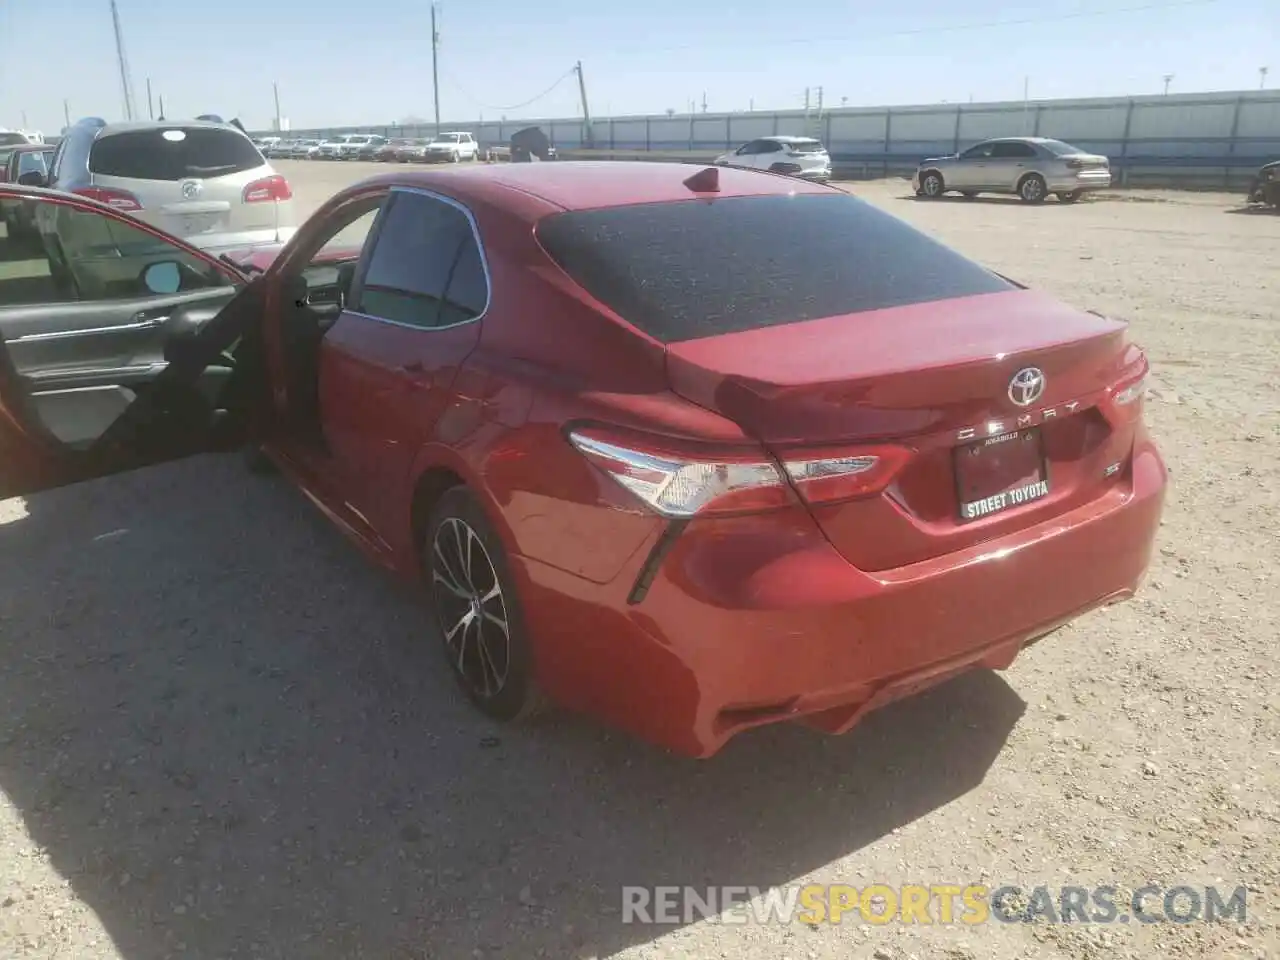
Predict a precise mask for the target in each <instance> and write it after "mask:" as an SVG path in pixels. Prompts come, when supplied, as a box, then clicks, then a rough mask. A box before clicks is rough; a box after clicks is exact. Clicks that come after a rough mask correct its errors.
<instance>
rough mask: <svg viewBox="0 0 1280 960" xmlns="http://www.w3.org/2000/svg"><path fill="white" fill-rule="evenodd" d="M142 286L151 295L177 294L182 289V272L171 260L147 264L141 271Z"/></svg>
mask: <svg viewBox="0 0 1280 960" xmlns="http://www.w3.org/2000/svg"><path fill="white" fill-rule="evenodd" d="M142 285H143V286H144V287H146V288H147V289H148V290H150V291H151V292H152V293H156V294H165V293H177V292H178V291H179V290H181V289H182V271H181V270H180V269H179V268H178V264H177V263H176V262H174V261H173V260H161V261H159V262H158V263H152V264H148V265H147V267H146V268H145V269H144V270H143V271H142Z"/></svg>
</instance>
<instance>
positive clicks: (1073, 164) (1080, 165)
mask: <svg viewBox="0 0 1280 960" xmlns="http://www.w3.org/2000/svg"><path fill="white" fill-rule="evenodd" d="M1066 163H1067V169H1068V170H1083V169H1084V161H1083V160H1068V161H1067V162H1066Z"/></svg>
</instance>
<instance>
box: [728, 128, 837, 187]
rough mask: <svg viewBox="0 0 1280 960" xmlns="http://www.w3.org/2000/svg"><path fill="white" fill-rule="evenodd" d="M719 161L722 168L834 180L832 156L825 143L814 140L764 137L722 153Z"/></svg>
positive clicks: (820, 181)
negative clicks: (740, 168)
mask: <svg viewBox="0 0 1280 960" xmlns="http://www.w3.org/2000/svg"><path fill="white" fill-rule="evenodd" d="M715 162H716V164H717V165H719V166H722V167H744V168H746V169H748V170H766V171H768V172H769V173H781V174H785V175H786V176H789V177H799V178H800V179H802V180H816V181H817V182H819V183H826V182H827V181H828V180H830V179H831V156H830V154H828V153H827V148H826V147H824V146H823V145H822V141H820V140H815V139H814V138H813V137H761V138H759V139H758V140H750V141H748V142H747V143H744V144H743V145H742V146H740V147H739V148H738V149H737V150H734V151H733V152H732V153H726V154H722V155H721V156H719V157H717V158H716V161H715Z"/></svg>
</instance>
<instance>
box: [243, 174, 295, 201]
mask: <svg viewBox="0 0 1280 960" xmlns="http://www.w3.org/2000/svg"><path fill="white" fill-rule="evenodd" d="M241 199H242V200H244V202H245V203H266V202H267V201H269V200H292V199H293V191H292V190H291V189H289V181H288V180H286V179H285V178H284V177H282V176H280V174H278V173H277V174H274V175H273V176H270V177H263V178H262V179H261V180H255V181H253V183H251V184H249V185H248V186H247V187H245V188H244V193H243V194H242V195H241Z"/></svg>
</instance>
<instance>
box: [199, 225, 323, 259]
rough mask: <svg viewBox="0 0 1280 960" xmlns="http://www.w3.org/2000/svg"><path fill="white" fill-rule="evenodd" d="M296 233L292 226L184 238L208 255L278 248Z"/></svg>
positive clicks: (296, 230) (296, 229)
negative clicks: (257, 248)
mask: <svg viewBox="0 0 1280 960" xmlns="http://www.w3.org/2000/svg"><path fill="white" fill-rule="evenodd" d="M297 232H298V228H297V227H294V226H289V227H278V228H276V229H274V230H249V231H244V232H242V233H210V234H204V235H201V236H195V237H186V238H185V239H186V241H187V243H189V244H191V245H192V246H193V247H199V248H200V249H201V250H204V251H206V252H208V253H213V254H218V253H225V252H226V251H229V250H249V249H252V248H254V247H267V246H278V245H280V244H283V243H288V242H289V241H290V240H292V239H293V235H294V234H295V233H297Z"/></svg>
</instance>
